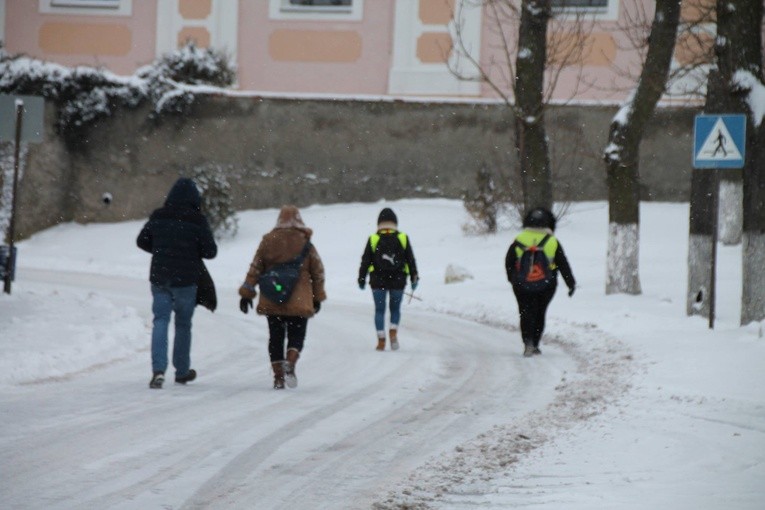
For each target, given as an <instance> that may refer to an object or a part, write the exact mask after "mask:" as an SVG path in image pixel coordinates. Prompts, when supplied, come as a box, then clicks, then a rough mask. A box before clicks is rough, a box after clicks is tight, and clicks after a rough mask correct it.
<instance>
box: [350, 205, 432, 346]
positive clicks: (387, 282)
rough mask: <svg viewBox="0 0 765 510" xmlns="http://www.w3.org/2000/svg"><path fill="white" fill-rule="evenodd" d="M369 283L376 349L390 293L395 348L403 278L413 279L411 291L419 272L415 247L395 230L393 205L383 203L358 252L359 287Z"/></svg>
mask: <svg viewBox="0 0 765 510" xmlns="http://www.w3.org/2000/svg"><path fill="white" fill-rule="evenodd" d="M367 273H369V286H370V287H372V298H373V299H374V303H375V328H377V350H378V351H384V350H385V301H386V299H387V298H388V296H390V329H389V332H388V333H389V335H390V348H391V350H394V351H395V350H396V349H398V347H399V344H398V325H399V322H400V321H401V301H402V300H403V297H404V288H405V287H406V278H407V276H409V280H410V281H411V282H412V291H414V290H415V289H416V288H417V284H418V282H419V276H418V274H417V263H416V262H415V260H414V251H413V250H412V243H411V240H410V239H409V237H408V236H407V235H406V234H405V233H403V232H399V230H398V219H397V218H396V214H395V213H394V212H393V210H392V209H390V208H388V207H386V208H385V209H383V210H382V211H380V215H379V216H378V218H377V232H375V233H374V234H372V235H371V236H369V239H368V240H367V244H366V246H365V247H364V253H363V254H362V256H361V265H360V266H359V278H358V284H359V288H360V289H361V290H364V286H365V285H366V277H367Z"/></svg>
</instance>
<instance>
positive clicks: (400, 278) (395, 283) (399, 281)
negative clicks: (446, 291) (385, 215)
mask: <svg viewBox="0 0 765 510" xmlns="http://www.w3.org/2000/svg"><path fill="white" fill-rule="evenodd" d="M377 234H378V235H379V236H380V237H381V238H382V237H383V236H391V237H397V236H398V234H399V232H398V231H397V230H388V229H384V230H379V231H378V232H377ZM381 242H382V241H381ZM395 242H396V243H398V239H396V241H395ZM402 249H403V251H404V261H405V262H406V264H407V266H408V267H409V279H410V280H411V281H412V282H416V281H417V280H418V278H419V276H418V274H417V262H416V261H415V260H414V251H413V250H412V240H411V239H409V236H407V242H406V248H403V247H402ZM373 260H374V252H373V251H372V242H371V240H370V239H367V244H366V246H365V247H364V253H363V254H362V255H361V265H360V266H359V278H358V281H359V283H363V282H364V281H366V276H367V273H369V286H370V287H372V288H373V289H384V290H402V289H403V288H404V287H406V276H407V273H406V272H405V271H404V270H401V271H398V272H395V273H387V274H383V273H381V272H380V271H369V269H370V266H372V262H373Z"/></svg>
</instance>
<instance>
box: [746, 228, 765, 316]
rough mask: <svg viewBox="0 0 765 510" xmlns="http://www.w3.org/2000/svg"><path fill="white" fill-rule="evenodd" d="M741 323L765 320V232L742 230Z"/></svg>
mask: <svg viewBox="0 0 765 510" xmlns="http://www.w3.org/2000/svg"><path fill="white" fill-rule="evenodd" d="M743 237H744V245H743V249H742V250H741V252H742V256H743V261H742V268H743V271H742V274H743V283H744V285H743V292H742V296H741V325H742V326H743V325H745V324H749V323H750V322H754V321H761V320H765V234H762V233H755V232H744V236H743Z"/></svg>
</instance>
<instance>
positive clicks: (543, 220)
mask: <svg viewBox="0 0 765 510" xmlns="http://www.w3.org/2000/svg"><path fill="white" fill-rule="evenodd" d="M555 223H556V220H555V216H554V215H553V213H552V212H550V211H549V210H547V209H545V208H542V207H537V208H535V209H532V210H531V211H529V212H528V213H527V214H526V216H525V217H524V219H523V231H522V232H521V233H520V234H518V236H517V237H516V238H515V240H514V241H513V242H512V244H511V245H510V248H509V249H508V250H507V255H506V256H505V270H506V272H507V279H508V281H510V283H512V284H513V292H514V294H515V298H516V300H517V301H518V312H519V314H520V323H521V338H522V340H523V345H524V351H523V355H524V356H526V357H529V356H533V355H535V354H542V351H541V350H540V349H539V342H540V340H541V339H542V333H543V332H544V329H545V315H546V314H547V306H548V305H549V304H550V301H552V298H553V296H554V295H555V289H556V288H557V286H558V281H557V275H558V271H560V274H561V275H562V276H563V280H564V281H565V282H566V286H568V295H569V297H571V296H573V295H574V290H575V289H576V280H575V279H574V274H573V273H572V272H571V266H570V265H569V263H568V259H567V258H566V254H565V253H564V252H563V247H562V246H561V245H560V243H559V242H558V239H556V238H555V235H554V232H555ZM542 254H543V255H544V256H543V257H540V255H542ZM534 257H536V258H534Z"/></svg>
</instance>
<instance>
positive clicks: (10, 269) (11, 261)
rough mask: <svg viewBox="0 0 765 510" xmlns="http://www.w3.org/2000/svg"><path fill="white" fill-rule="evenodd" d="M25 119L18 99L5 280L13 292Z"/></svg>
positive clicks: (6, 290) (5, 286)
mask: <svg viewBox="0 0 765 510" xmlns="http://www.w3.org/2000/svg"><path fill="white" fill-rule="evenodd" d="M23 121H24V101H23V100H21V99H17V100H16V135H15V143H16V146H15V147H14V148H13V196H12V197H11V221H10V224H9V225H8V247H9V249H8V260H7V267H6V269H5V282H4V283H3V292H5V293H6V294H10V293H11V279H12V276H13V274H14V272H15V270H16V268H15V267H14V265H15V264H16V257H14V243H13V238H14V236H15V234H16V192H17V191H18V188H19V148H20V147H21V127H22V126H21V124H22V122H23Z"/></svg>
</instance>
